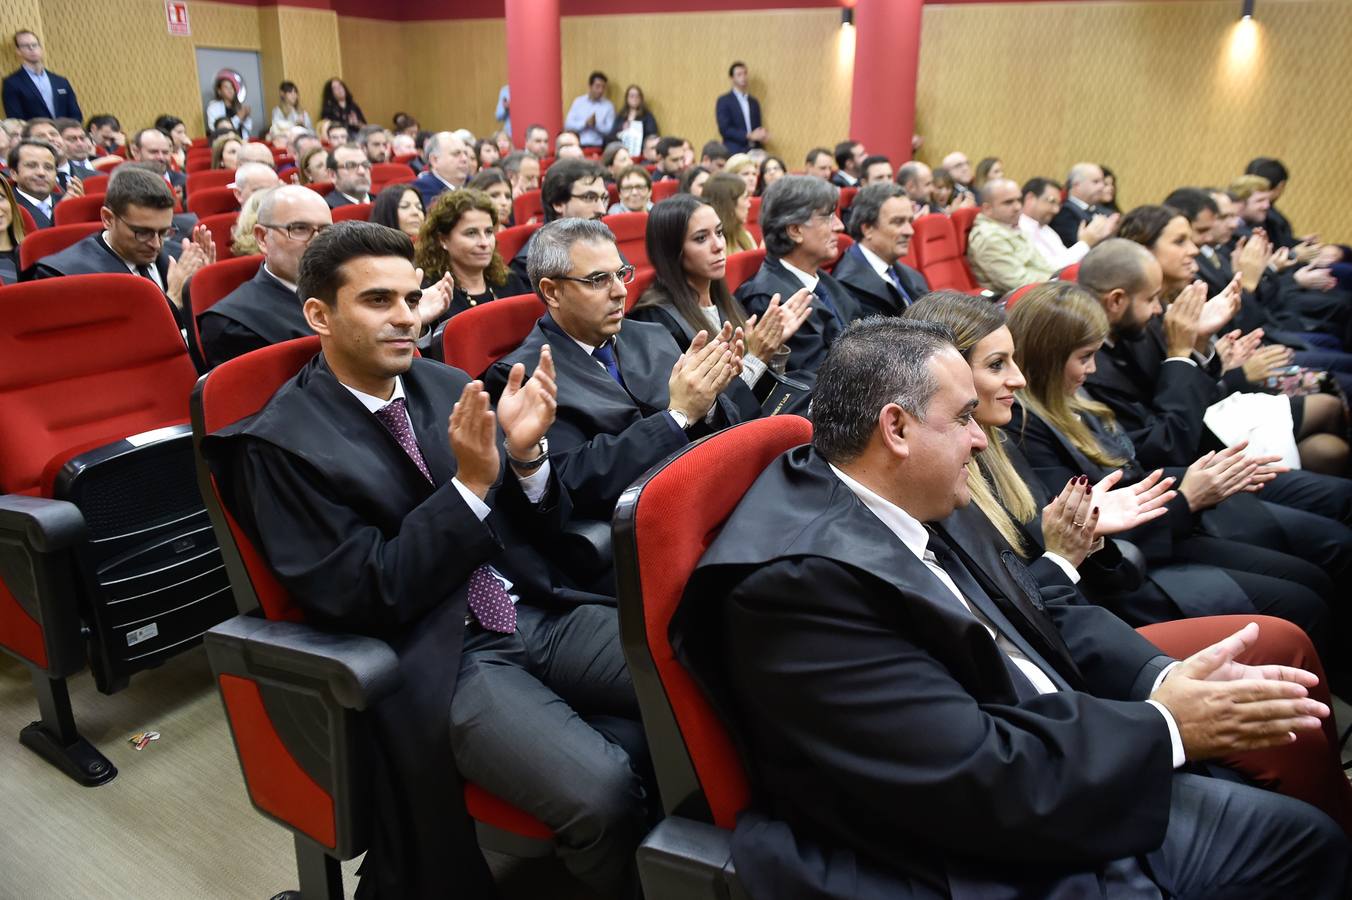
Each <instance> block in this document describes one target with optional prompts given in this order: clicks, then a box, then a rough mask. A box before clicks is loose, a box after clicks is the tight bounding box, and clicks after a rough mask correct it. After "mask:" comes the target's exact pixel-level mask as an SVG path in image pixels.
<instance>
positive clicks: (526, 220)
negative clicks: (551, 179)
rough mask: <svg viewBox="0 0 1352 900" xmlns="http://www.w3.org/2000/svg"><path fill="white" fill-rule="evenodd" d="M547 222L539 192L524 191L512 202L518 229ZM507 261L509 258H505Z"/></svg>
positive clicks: (513, 218) (514, 220)
mask: <svg viewBox="0 0 1352 900" xmlns="http://www.w3.org/2000/svg"><path fill="white" fill-rule="evenodd" d="M544 220H545V208H544V206H542V205H541V203H540V192H539V191H523V192H522V193H521V195H520V196H518V197H517V198H516V199H515V200H513V201H512V221H513V222H515V223H516V225H517V227H518V228H519V227H521V226H522V225H529V224H532V223H541V222H544ZM503 258H504V259H506V258H507V257H505V256H504V257H503Z"/></svg>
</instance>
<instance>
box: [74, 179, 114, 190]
mask: <svg viewBox="0 0 1352 900" xmlns="http://www.w3.org/2000/svg"><path fill="white" fill-rule="evenodd" d="M111 177H112V176H110V175H90V176H89V177H88V178H85V179H83V180H82V181H81V182H80V184H81V185H83V186H84V190H85V193H86V194H102V193H105V192H106V191H107V190H108V179H109V178H111Z"/></svg>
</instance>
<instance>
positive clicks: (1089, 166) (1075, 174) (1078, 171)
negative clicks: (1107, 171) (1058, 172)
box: [1066, 162, 1103, 190]
mask: <svg viewBox="0 0 1352 900" xmlns="http://www.w3.org/2000/svg"><path fill="white" fill-rule="evenodd" d="M1094 169H1098V170H1099V172H1100V173H1102V172H1103V167H1102V166H1100V165H1099V164H1098V163H1089V162H1082V163H1076V164H1075V165H1073V166H1071V167H1070V174H1069V175H1067V176H1066V190H1070V189H1071V188H1073V187H1075V185H1077V184H1079V183H1080V182H1081V181H1084V180H1085V179H1086V178H1088V177H1089V173H1090V172H1091V171H1093V170H1094Z"/></svg>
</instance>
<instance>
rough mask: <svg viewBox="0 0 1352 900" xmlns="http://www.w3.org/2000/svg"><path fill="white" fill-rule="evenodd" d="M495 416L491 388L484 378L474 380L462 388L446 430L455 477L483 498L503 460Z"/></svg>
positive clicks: (475, 494) (495, 478) (496, 478)
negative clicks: (485, 387)
mask: <svg viewBox="0 0 1352 900" xmlns="http://www.w3.org/2000/svg"><path fill="white" fill-rule="evenodd" d="M496 421H497V419H496V417H495V416H494V415H493V410H492V409H491V408H489V405H488V391H486V390H484V383H483V382H482V381H471V382H470V383H469V384H467V385H465V389H464V390H463V391H461V392H460V399H459V400H457V401H456V404H455V406H454V407H453V408H452V409H451V423H450V426H449V427H448V429H447V434H448V435H449V437H450V441H451V453H453V454H454V455H455V465H456V472H455V477H456V478H457V479H459V480H460V483H461V484H463V485H464V486H465V487H466V488H468V489H469V490H470V491H471V492H472V493H473V494H474V496H476V497H478V498H479V499H480V500H483V499H484V498H485V497H487V496H488V491H489V489H490V488H492V487H493V484H494V483H495V482H496V481H497V480H498V471H499V469H500V468H501V466H502V460H501V459H499V458H498V443H497V429H496V427H495V422H496Z"/></svg>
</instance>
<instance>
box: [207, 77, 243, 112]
mask: <svg viewBox="0 0 1352 900" xmlns="http://www.w3.org/2000/svg"><path fill="white" fill-rule="evenodd" d="M223 84H228V85H230V86H231V87H232V88H234V89H235V96H234V97H233V98H231V100H230V102H229V103H227V102H226V101H225V100H224V99H223V98H222V97H221V85H223ZM212 92H213V93H214V94H215V95H216V99H217V100H220V101H221V105H222V106H224V107H225V111H226V112H227V113H229V114H230V115H232V116H233V115H234V114H235V113H237V112H239V85H237V84H235V79H233V78H227V77H225V76H221V77H220V78H217V79H216V84H215V86H214V87H213V88H212Z"/></svg>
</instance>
